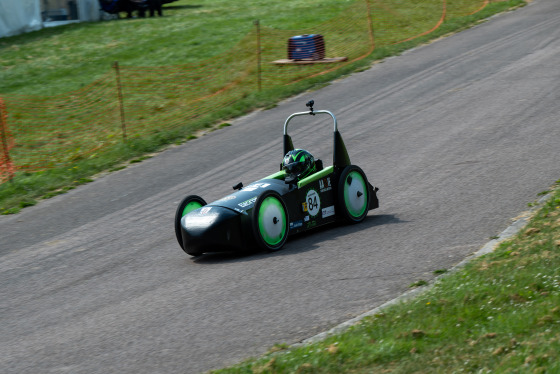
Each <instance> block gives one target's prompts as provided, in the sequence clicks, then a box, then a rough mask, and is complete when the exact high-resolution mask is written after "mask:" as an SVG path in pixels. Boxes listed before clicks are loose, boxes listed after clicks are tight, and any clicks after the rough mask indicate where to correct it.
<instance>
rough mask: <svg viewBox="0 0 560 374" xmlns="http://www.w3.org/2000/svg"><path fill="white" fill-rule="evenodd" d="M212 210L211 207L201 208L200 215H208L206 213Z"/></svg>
mask: <svg viewBox="0 0 560 374" xmlns="http://www.w3.org/2000/svg"><path fill="white" fill-rule="evenodd" d="M211 209H212V207H207V208H202V209H200V214H203V215H204V214H208V212H209V211H210V210H211Z"/></svg>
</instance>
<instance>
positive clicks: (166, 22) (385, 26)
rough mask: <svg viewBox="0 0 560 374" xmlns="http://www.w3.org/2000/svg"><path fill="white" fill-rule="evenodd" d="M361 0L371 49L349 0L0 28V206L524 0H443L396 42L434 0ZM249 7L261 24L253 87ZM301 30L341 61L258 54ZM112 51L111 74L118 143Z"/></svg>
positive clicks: (214, 126)
mask: <svg viewBox="0 0 560 374" xmlns="http://www.w3.org/2000/svg"><path fill="white" fill-rule="evenodd" d="M370 3H371V7H370V11H371V14H370V18H371V21H372V23H373V28H374V41H375V49H374V50H373V52H372V51H371V50H372V44H371V39H370V34H369V31H368V30H369V26H368V25H369V23H368V22H369V18H368V16H367V7H366V3H365V2H364V1H361V0H356V1H338V0H322V1H319V0H313V1H308V0H306V1H303V0H289V1H288V0H285V1H280V0H277V1H266V2H265V1H249V0H240V1H238V2H235V4H232V3H231V2H227V1H209V0H207V1H196V2H195V1H194V0H193V1H190V0H188V1H187V0H181V1H179V2H176V3H173V4H172V5H173V6H171V7H167V8H166V9H165V11H164V12H165V17H163V18H146V19H132V20H127V19H122V20H114V21H108V22H100V23H85V24H72V25H68V26H63V27H59V28H52V29H44V30H41V31H37V32H33V33H29V34H25V35H20V36H16V37H11V38H4V39H0V97H2V98H3V99H4V101H5V103H6V106H7V110H8V123H9V126H10V132H11V133H12V135H13V137H14V139H15V141H14V144H15V145H14V147H12V148H11V150H10V156H11V159H12V160H13V162H14V163H15V165H16V166H17V167H18V171H17V173H16V175H15V178H14V179H13V181H12V182H11V183H3V184H1V185H0V213H2V214H11V213H14V212H17V211H19V209H21V208H22V207H24V205H25V201H31V200H38V199H40V198H44V197H49V196H52V195H53V193H54V194H56V193H59V192H61V191H64V190H65V187H73V186H76V185H78V184H80V182H79V180H80V178H91V177H92V176H94V175H95V174H97V173H100V172H104V171H115V170H118V169H121V168H122V167H123V166H122V165H123V164H125V163H126V162H127V161H129V160H139V157H141V156H142V155H143V154H145V153H150V152H155V151H157V150H160V149H162V148H164V147H166V146H167V145H169V144H181V143H183V142H184V141H187V140H189V139H194V138H195V137H196V136H197V134H198V132H199V131H200V130H204V131H210V130H219V129H223V128H224V127H227V125H226V124H227V120H229V119H231V118H235V117H238V116H240V115H243V114H245V113H247V112H249V111H251V110H254V109H256V108H270V107H273V106H274V105H275V104H276V103H277V102H278V101H279V100H281V99H283V98H286V97H289V96H292V95H294V94H298V93H300V92H303V91H305V90H309V89H318V88H320V87H323V86H325V85H326V84H328V82H330V81H332V80H333V79H336V78H339V77H341V76H344V75H347V74H350V73H352V72H355V71H360V70H363V69H366V68H367V67H368V66H369V65H370V64H371V63H372V62H373V61H376V60H379V59H383V58H386V57H389V56H394V55H397V54H399V53H401V52H403V51H404V50H406V49H409V48H412V47H414V46H416V45H418V44H421V43H426V42H429V41H430V40H432V39H435V38H438V37H441V36H442V35H445V34H448V33H451V32H455V31H458V30H461V29H464V28H467V27H470V26H472V25H474V24H476V23H477V22H478V21H480V20H482V19H484V18H486V17H488V16H490V15H492V14H495V13H498V12H501V11H504V10H506V9H509V8H511V7H513V6H518V5H522V4H524V2H523V1H522V0H509V1H505V2H492V3H491V4H489V5H488V6H487V7H485V8H484V9H483V10H482V11H480V12H478V13H476V14H472V15H469V14H470V13H472V12H475V11H477V10H479V9H480V7H481V5H482V4H483V1H482V0H477V1H472V0H451V1H448V6H447V17H446V21H445V22H444V23H443V25H441V27H439V28H438V29H437V30H436V31H434V32H432V33H430V34H429V35H425V36H422V37H417V38H415V39H413V40H410V41H407V42H404V43H399V42H400V41H402V40H406V39H409V38H411V37H413V36H416V35H420V34H422V33H423V32H425V31H426V30H430V29H431V28H432V27H433V26H434V25H435V24H436V23H437V22H438V20H439V18H440V16H441V12H442V7H441V4H442V2H441V0H428V1H425V0H422V1H419V0H416V1H411V2H402V1H399V0H384V1H382V2H378V1H374V2H370ZM294 15H297V16H294ZM255 19H259V20H260V22H261V43H262V44H261V49H262V55H261V59H262V66H261V78H262V79H261V86H262V90H261V91H259V90H258V89H257V87H258V85H257V74H256V54H255V50H256V33H255V26H254V25H253V21H254V20H255ZM304 32H319V33H322V34H324V35H325V38H326V40H327V53H328V56H346V57H348V59H349V61H348V62H346V63H343V64H339V65H336V66H328V67H327V66H309V67H304V68H302V67H286V66H285V67H278V66H276V65H274V64H272V63H271V62H272V61H274V60H276V59H279V58H285V53H286V52H285V45H286V41H287V39H288V37H289V36H292V35H297V34H299V33H304ZM114 61H119V66H120V79H121V81H122V84H123V88H122V92H123V96H124V110H125V126H126V139H127V141H126V142H123V139H124V136H123V135H124V134H123V131H122V123H121V120H120V111H119V102H118V98H117V92H116V71H115V70H114V69H112V68H111V66H112V64H113V62H114ZM222 131H225V130H222Z"/></svg>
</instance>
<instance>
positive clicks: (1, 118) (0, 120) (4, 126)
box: [0, 97, 14, 183]
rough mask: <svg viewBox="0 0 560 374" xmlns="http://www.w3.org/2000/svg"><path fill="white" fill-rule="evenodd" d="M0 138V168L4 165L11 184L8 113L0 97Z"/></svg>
mask: <svg viewBox="0 0 560 374" xmlns="http://www.w3.org/2000/svg"><path fill="white" fill-rule="evenodd" d="M0 138H2V150H3V152H2V153H3V158H4V160H1V159H0V167H2V166H3V165H5V167H6V170H7V171H8V179H9V180H10V182H12V183H13V179H14V167H13V166H14V165H13V164H12V160H11V159H10V150H9V149H8V112H7V111H6V105H5V104H4V100H2V98H1V97H0Z"/></svg>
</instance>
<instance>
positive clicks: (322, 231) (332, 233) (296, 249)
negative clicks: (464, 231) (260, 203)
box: [190, 214, 408, 265]
mask: <svg viewBox="0 0 560 374" xmlns="http://www.w3.org/2000/svg"><path fill="white" fill-rule="evenodd" d="M407 222H408V221H405V220H402V219H400V218H399V217H397V216H395V215H392V214H380V215H370V216H367V217H366V219H365V220H364V221H363V222H361V223H359V224H355V225H348V224H341V223H334V224H330V225H325V226H321V227H318V228H316V229H314V230H311V231H307V232H305V233H302V234H298V235H295V236H293V237H291V238H288V241H287V242H286V244H285V245H284V247H283V248H282V249H281V250H280V251H277V252H264V251H257V250H253V251H246V252H220V253H207V254H203V255H201V256H196V257H192V258H191V259H190V260H191V261H192V262H194V263H196V264H199V265H212V264H224V263H228V262H231V263H235V262H245V261H256V260H261V259H264V258H270V257H276V256H290V255H295V254H298V253H303V252H309V251H313V250H315V249H318V248H320V243H322V242H324V241H326V240H331V239H336V238H337V237H339V236H346V235H353V234H358V233H360V232H362V231H364V230H367V229H370V228H373V227H377V226H384V225H391V224H402V223H407Z"/></svg>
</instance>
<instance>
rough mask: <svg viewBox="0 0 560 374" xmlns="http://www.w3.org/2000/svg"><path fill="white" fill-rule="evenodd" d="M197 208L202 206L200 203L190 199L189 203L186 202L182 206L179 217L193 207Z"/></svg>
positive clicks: (190, 210)
mask: <svg viewBox="0 0 560 374" xmlns="http://www.w3.org/2000/svg"><path fill="white" fill-rule="evenodd" d="M198 208H202V204H201V203H199V202H198V201H191V202H190V203H188V204H187V205H186V206H185V207H184V208H183V214H182V215H181V217H184V216H186V215H187V213H190V212H192V211H193V210H195V209H198Z"/></svg>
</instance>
